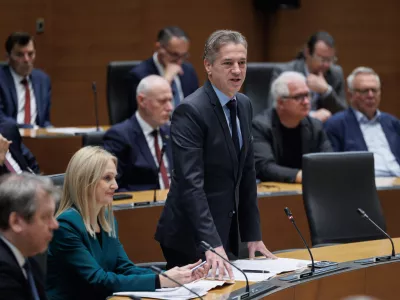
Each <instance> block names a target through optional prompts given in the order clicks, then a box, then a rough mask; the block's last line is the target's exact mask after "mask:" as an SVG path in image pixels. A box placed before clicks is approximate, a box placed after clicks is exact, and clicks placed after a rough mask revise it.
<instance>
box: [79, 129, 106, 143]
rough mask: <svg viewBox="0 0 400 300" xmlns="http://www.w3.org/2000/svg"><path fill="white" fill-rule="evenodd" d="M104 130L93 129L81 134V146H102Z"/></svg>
mask: <svg viewBox="0 0 400 300" xmlns="http://www.w3.org/2000/svg"><path fill="white" fill-rule="evenodd" d="M104 134H105V132H104V131H93V132H87V133H84V134H82V147H86V146H103V137H104Z"/></svg>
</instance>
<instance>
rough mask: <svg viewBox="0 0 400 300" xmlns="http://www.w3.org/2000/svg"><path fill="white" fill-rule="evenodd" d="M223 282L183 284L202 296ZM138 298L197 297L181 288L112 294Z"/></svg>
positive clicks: (180, 299) (184, 299)
mask: <svg viewBox="0 0 400 300" xmlns="http://www.w3.org/2000/svg"><path fill="white" fill-rule="evenodd" d="M224 283H225V281H220V280H199V281H195V282H192V283H188V284H185V286H186V287H187V288H189V289H191V290H193V291H195V292H196V293H197V294H199V295H200V296H204V295H206V294H207V292H208V291H209V290H211V289H213V288H215V287H217V286H222V285H223V284H224ZM132 295H133V296H138V297H142V298H154V299H165V300H175V299H176V300H186V299H193V298H197V296H196V295H195V294H193V293H191V292H189V291H188V290H186V289H185V288H183V287H179V288H163V289H158V290H156V291H155V292H119V293H114V296H132Z"/></svg>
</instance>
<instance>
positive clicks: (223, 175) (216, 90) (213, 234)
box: [155, 30, 274, 278]
mask: <svg viewBox="0 0 400 300" xmlns="http://www.w3.org/2000/svg"><path fill="white" fill-rule="evenodd" d="M246 60H247V42H246V39H245V38H244V37H243V36H242V35H241V34H240V33H239V32H235V31H229V30H220V31H216V32H214V33H213V34H211V36H210V37H209V38H208V40H207V42H206V45H205V49H204V67H205V69H206V72H207V74H208V81H207V82H206V83H205V85H204V86H203V87H201V88H200V89H198V90H197V91H196V92H195V93H193V94H192V95H190V96H189V97H187V98H186V99H185V100H184V101H183V102H182V103H181V104H180V105H179V106H178V107H177V108H176V109H175V111H174V113H173V116H172V123H171V139H172V154H173V160H174V170H173V172H172V183H171V188H170V191H169V194H168V197H167V201H166V203H165V207H164V210H163V213H162V215H161V218H160V220H159V223H158V227H157V232H156V236H155V237H156V240H157V241H159V242H160V244H161V248H162V250H163V253H164V257H165V258H166V261H167V268H172V267H174V266H183V265H185V264H187V263H188V262H192V261H196V260H197V259H198V258H200V257H202V251H201V247H200V242H201V241H205V242H207V243H209V244H210V245H211V246H212V247H214V248H215V250H216V251H217V252H218V253H219V254H221V255H222V256H225V257H227V253H228V254H233V255H234V256H237V255H238V252H239V242H240V239H239V234H240V238H241V240H242V241H243V242H247V245H248V248H249V253H250V257H253V256H254V255H255V252H256V251H260V252H261V253H262V254H263V255H266V256H268V257H274V256H273V255H272V254H271V253H270V252H269V251H268V250H267V248H266V247H265V245H264V243H263V242H262V241H261V229H260V215H259V211H258V205H257V186H256V176H255V169H254V156H253V137H252V134H251V119H252V108H251V104H250V101H249V99H248V98H247V97H246V96H245V95H243V94H240V93H238V91H239V90H240V87H241V86H242V83H243V81H244V79H245V76H246ZM205 257H206V259H207V262H208V264H209V266H210V267H212V271H213V276H215V272H216V270H217V269H218V270H219V276H220V277H222V275H223V274H224V273H225V270H224V268H225V269H226V270H227V271H228V273H229V275H230V277H231V278H232V277H233V274H232V270H231V267H230V266H229V264H227V263H225V262H224V261H223V260H222V259H221V258H219V257H218V256H217V255H215V254H214V253H212V252H211V251H207V252H206V253H205Z"/></svg>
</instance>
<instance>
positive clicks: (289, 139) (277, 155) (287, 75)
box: [253, 71, 332, 183]
mask: <svg viewBox="0 0 400 300" xmlns="http://www.w3.org/2000/svg"><path fill="white" fill-rule="evenodd" d="M271 93H272V95H273V97H274V102H273V103H274V107H273V108H270V109H267V110H265V111H264V112H263V113H261V114H259V115H258V116H256V117H255V118H254V120H253V137H254V160H255V167H256V172H257V178H259V179H261V180H262V181H281V182H297V183H301V182H302V171H301V169H302V158H303V154H307V153H314V152H329V151H332V147H331V145H330V143H329V140H328V138H327V136H326V134H325V132H324V130H323V127H322V123H321V122H320V121H319V120H317V119H314V118H312V117H310V116H309V112H310V101H311V100H310V97H311V96H310V90H309V88H308V86H307V82H306V78H305V77H304V75H303V74H301V73H298V72H292V71H287V72H283V73H282V74H281V75H279V77H278V78H277V79H275V80H274V82H273V83H272V86H271Z"/></svg>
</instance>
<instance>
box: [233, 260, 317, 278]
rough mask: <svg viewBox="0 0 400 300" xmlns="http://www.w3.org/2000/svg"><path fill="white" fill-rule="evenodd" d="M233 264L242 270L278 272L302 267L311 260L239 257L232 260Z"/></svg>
mask: <svg viewBox="0 0 400 300" xmlns="http://www.w3.org/2000/svg"><path fill="white" fill-rule="evenodd" d="M233 264H234V265H235V266H237V267H238V268H239V269H242V270H259V271H268V272H270V273H275V274H279V273H284V272H291V271H296V270H299V269H304V268H306V267H307V265H308V264H311V261H310V260H301V259H292V258H278V259H268V258H259V259H240V260H236V261H234V262H233ZM246 275H247V274H246Z"/></svg>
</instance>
